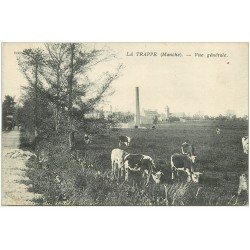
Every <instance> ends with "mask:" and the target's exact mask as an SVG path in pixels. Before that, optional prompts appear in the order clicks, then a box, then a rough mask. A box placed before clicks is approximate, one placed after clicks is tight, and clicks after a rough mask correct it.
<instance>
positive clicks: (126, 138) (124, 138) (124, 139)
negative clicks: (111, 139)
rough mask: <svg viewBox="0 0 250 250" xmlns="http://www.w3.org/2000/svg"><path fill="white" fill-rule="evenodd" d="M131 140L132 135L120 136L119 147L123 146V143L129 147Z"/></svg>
mask: <svg viewBox="0 0 250 250" xmlns="http://www.w3.org/2000/svg"><path fill="white" fill-rule="evenodd" d="M130 142H131V137H129V136H125V135H121V136H119V147H121V146H122V145H125V146H127V147H128V146H129V144H130Z"/></svg>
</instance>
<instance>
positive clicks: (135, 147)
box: [28, 121, 248, 205]
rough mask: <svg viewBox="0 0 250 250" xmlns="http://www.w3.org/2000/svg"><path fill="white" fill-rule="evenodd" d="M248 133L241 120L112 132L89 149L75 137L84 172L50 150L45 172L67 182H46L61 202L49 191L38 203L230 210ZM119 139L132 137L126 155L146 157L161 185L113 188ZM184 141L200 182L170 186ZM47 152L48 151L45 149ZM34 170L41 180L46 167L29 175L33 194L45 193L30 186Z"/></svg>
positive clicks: (95, 139) (241, 201)
mask: <svg viewBox="0 0 250 250" xmlns="http://www.w3.org/2000/svg"><path fill="white" fill-rule="evenodd" d="M216 127H220V128H221V134H220V135H217V134H216V132H215V129H216ZM247 134H248V124H247V122H243V121H223V122H221V121H220V122H219V121H202V122H188V123H172V124H169V125H165V126H163V125H162V126H160V125H159V126H158V127H157V129H155V130H152V129H137V130H135V129H112V130H109V131H108V132H107V133H104V134H98V135H94V137H93V143H92V144H90V145H84V143H83V136H82V135H81V134H77V135H76V140H77V143H76V149H77V150H78V152H79V153H80V157H82V159H85V160H86V161H85V167H84V169H83V170H82V169H81V168H79V164H78V165H77V163H76V162H75V161H73V159H72V160H71V159H70V156H69V155H67V150H66V149H65V151H64V153H63V149H61V148H60V149H59V148H58V150H57V149H56V146H55V145H52V146H51V148H53V150H54V151H53V156H52V155H51V163H50V167H49V168H45V169H47V170H46V171H47V172H48V173H49V171H50V172H51V169H52V168H51V166H52V165H53V171H54V173H57V174H58V175H60V176H61V178H62V179H63V180H65V181H62V183H61V184H60V187H58V184H57V186H56V187H54V186H53V185H52V184H51V183H52V182H53V181H52V179H53V178H54V177H53V178H52V179H50V188H51V187H52V186H53V188H54V189H55V190H54V191H53V192H54V193H57V192H58V189H60V192H61V196H63V197H64V198H61V199H60V198H58V197H61V196H60V195H58V194H57V195H56V196H53V195H54V193H53V192H52V193H51V192H50V194H49V196H48V195H47V196H46V197H47V198H45V200H43V201H42V202H41V201H40V204H44V203H48V204H57V205H165V204H168V205H234V204H235V202H236V194H237V188H238V183H239V176H240V175H241V174H242V173H243V172H248V156H247V155H245V154H244V153H243V150H242V144H241V138H242V137H243V136H245V135H247ZM119 135H127V136H131V137H132V141H131V144H130V146H129V147H128V148H126V151H127V152H128V153H142V154H145V155H149V156H151V157H152V158H153V159H154V161H155V163H156V165H157V166H158V167H159V168H161V169H162V170H163V171H165V186H164V185H156V184H154V183H152V182H151V183H150V185H149V187H144V188H142V189H141V190H133V189H132V187H131V186H129V185H127V184H124V185H117V184H116V183H115V181H113V180H111V178H110V174H111V162H110V153H111V151H112V149H114V148H117V147H118V137H119ZM183 142H188V143H191V144H193V145H194V147H195V153H196V155H197V161H196V164H195V167H196V169H197V171H200V172H202V173H204V175H203V182H201V183H199V184H195V183H185V182H181V181H177V182H174V183H173V182H172V181H171V180H170V168H169V167H170V157H171V154H173V153H180V152H181V147H180V146H181V144H182V143H183ZM46 147H47V148H48V149H49V147H48V146H47V145H46ZM55 151H56V152H55ZM71 156H72V154H71ZM73 158H74V157H73ZM59 161H60V163H58V162H59ZM54 165H57V167H54ZM62 165H63V168H62ZM88 166H91V167H88ZM38 169H40V170H39V171H40V175H41V174H43V175H44V176H47V174H48V173H42V172H41V171H42V170H41V169H44V168H41V167H34V163H32V164H30V172H29V173H28V174H29V177H30V179H31V180H33V186H34V190H33V191H36V192H41V193H46V190H47V189H46V190H43V191H41V187H39V185H41V184H39V183H38V181H34V180H37V179H36V178H37V172H38ZM62 169H64V170H65V171H63V170H62ZM49 174H50V175H51V173H49ZM38 176H39V175H38ZM52 176H53V174H52ZM53 180H54V179H53ZM70 180H71V181H70ZM45 184H46V183H44V185H45ZM44 185H43V189H44ZM76 190H77V191H76ZM31 191H32V190H31ZM165 191H166V192H165ZM47 192H48V190H47ZM166 193H167V196H166ZM48 197H50V198H48ZM55 197H57V198H55ZM51 201H52V202H51ZM247 203H248V196H247V195H245V196H243V197H240V199H239V200H238V202H237V203H236V205H244V204H247Z"/></svg>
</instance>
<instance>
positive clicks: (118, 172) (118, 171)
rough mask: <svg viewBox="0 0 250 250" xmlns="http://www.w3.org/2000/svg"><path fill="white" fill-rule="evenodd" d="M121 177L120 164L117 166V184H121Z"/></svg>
mask: <svg viewBox="0 0 250 250" xmlns="http://www.w3.org/2000/svg"><path fill="white" fill-rule="evenodd" d="M119 179H120V166H118V167H117V184H119Z"/></svg>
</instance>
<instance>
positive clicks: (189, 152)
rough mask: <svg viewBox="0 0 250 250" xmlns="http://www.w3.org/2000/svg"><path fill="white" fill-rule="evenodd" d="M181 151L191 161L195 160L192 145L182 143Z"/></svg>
mask: <svg viewBox="0 0 250 250" xmlns="http://www.w3.org/2000/svg"><path fill="white" fill-rule="evenodd" d="M181 152H182V154H183V155H188V156H189V158H190V159H191V161H192V162H193V163H194V162H195V159H196V157H197V156H196V155H195V153H194V146H193V145H191V144H189V143H187V142H184V143H182V145H181Z"/></svg>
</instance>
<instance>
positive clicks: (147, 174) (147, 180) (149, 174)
mask: <svg viewBox="0 0 250 250" xmlns="http://www.w3.org/2000/svg"><path fill="white" fill-rule="evenodd" d="M151 174H152V171H148V173H146V177H147V178H146V186H148V183H149V180H150V176H151Z"/></svg>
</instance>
